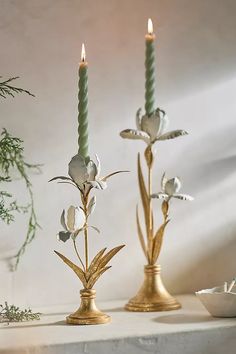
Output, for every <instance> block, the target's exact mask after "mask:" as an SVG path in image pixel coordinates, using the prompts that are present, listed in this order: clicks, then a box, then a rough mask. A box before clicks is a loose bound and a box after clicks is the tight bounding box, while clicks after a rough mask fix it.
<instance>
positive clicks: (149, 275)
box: [125, 265, 181, 312]
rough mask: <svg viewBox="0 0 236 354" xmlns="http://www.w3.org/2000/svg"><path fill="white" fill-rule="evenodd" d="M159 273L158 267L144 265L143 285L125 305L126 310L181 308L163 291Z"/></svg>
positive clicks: (149, 310)
mask: <svg viewBox="0 0 236 354" xmlns="http://www.w3.org/2000/svg"><path fill="white" fill-rule="evenodd" d="M160 273H161V266H160V265H146V266H145V267H144V274H145V279H144V283H143V285H142V287H141V289H140V290H139V292H138V293H137V295H136V296H135V297H133V298H131V299H130V300H129V302H128V303H127V304H126V305H125V309H126V310H128V311H135V312H151V311H170V310H177V309H180V308H181V304H180V303H179V302H178V301H177V300H176V299H175V298H174V297H173V296H171V295H170V294H169V293H168V291H167V290H166V289H165V287H164V285H163V283H162V280H161V275H160Z"/></svg>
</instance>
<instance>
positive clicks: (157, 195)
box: [151, 193, 169, 199]
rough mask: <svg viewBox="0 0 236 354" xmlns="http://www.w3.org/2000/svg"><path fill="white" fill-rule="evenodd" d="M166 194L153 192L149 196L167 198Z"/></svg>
mask: <svg viewBox="0 0 236 354" xmlns="http://www.w3.org/2000/svg"><path fill="white" fill-rule="evenodd" d="M168 197H169V196H168V194H165V193H154V194H152V195H151V198H157V199H166V198H168Z"/></svg>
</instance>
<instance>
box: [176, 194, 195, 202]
mask: <svg viewBox="0 0 236 354" xmlns="http://www.w3.org/2000/svg"><path fill="white" fill-rule="evenodd" d="M173 197H174V198H177V199H181V200H189V201H192V200H194V198H193V197H191V195H188V194H173Z"/></svg>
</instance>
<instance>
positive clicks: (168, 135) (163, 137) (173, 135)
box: [156, 130, 188, 140]
mask: <svg viewBox="0 0 236 354" xmlns="http://www.w3.org/2000/svg"><path fill="white" fill-rule="evenodd" d="M187 134H188V133H187V132H186V131H185V130H172V131H170V132H168V133H165V134H163V135H161V136H159V137H158V138H157V139H156V140H168V139H174V138H178V137H179V136H183V135H187Z"/></svg>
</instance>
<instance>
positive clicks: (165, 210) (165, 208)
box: [161, 200, 169, 219]
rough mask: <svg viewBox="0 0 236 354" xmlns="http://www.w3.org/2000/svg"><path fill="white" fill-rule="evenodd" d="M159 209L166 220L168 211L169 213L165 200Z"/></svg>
mask: <svg viewBox="0 0 236 354" xmlns="http://www.w3.org/2000/svg"><path fill="white" fill-rule="evenodd" d="M161 209H162V213H163V215H164V218H165V219H166V218H167V216H168V211H169V204H168V202H167V201H166V200H164V201H163V203H162V206H161Z"/></svg>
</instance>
